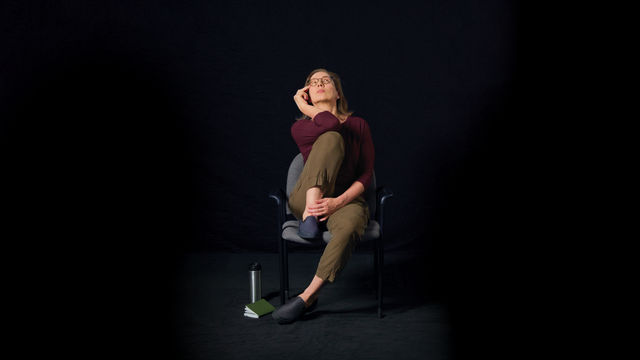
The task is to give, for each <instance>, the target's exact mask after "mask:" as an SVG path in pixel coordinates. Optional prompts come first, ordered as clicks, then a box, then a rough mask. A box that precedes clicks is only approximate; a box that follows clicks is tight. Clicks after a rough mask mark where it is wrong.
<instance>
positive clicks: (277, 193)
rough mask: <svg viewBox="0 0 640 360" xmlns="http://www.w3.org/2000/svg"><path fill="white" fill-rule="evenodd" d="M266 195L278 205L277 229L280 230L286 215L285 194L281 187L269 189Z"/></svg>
mask: <svg viewBox="0 0 640 360" xmlns="http://www.w3.org/2000/svg"><path fill="white" fill-rule="evenodd" d="M268 196H269V198H271V199H273V200H274V201H275V202H276V206H277V207H278V231H280V230H281V229H282V224H284V219H285V217H286V211H285V208H284V207H285V204H286V201H287V200H286V199H287V196H286V194H285V192H284V190H282V189H274V190H271V191H269V195H268Z"/></svg>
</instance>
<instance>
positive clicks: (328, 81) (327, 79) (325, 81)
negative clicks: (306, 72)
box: [309, 76, 333, 87]
mask: <svg viewBox="0 0 640 360" xmlns="http://www.w3.org/2000/svg"><path fill="white" fill-rule="evenodd" d="M320 80H322V84H323V85H329V84H331V83H332V82H333V78H332V77H331V76H323V77H321V78H315V79H309V86H313V87H316V86H318V85H320V84H318V82H319V81H320ZM314 81H315V85H313V84H312V83H313V82H314Z"/></svg>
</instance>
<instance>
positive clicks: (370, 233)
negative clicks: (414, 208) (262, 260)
mask: <svg viewBox="0 0 640 360" xmlns="http://www.w3.org/2000/svg"><path fill="white" fill-rule="evenodd" d="M298 226H299V222H298V220H289V221H285V223H284V224H283V225H282V238H283V239H285V240H287V241H292V242H296V243H299V244H306V245H316V244H318V243H319V241H309V240H307V239H303V238H301V237H300V236H299V235H298ZM379 237H380V224H378V222H377V221H375V220H369V224H368V225H367V228H366V229H365V230H364V236H362V239H361V241H362V242H365V241H371V240H375V239H377V238H379ZM322 241H324V242H325V243H327V244H328V243H329V241H331V232H329V231H324V232H322Z"/></svg>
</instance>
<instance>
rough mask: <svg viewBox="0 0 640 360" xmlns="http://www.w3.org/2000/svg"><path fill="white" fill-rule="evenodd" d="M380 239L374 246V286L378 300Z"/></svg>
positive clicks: (375, 241)
mask: <svg viewBox="0 0 640 360" xmlns="http://www.w3.org/2000/svg"><path fill="white" fill-rule="evenodd" d="M378 271H379V269H378V241H377V240H374V246H373V284H374V285H373V288H374V292H375V293H376V300H377V299H378V291H377V289H376V285H375V284H377V282H378Z"/></svg>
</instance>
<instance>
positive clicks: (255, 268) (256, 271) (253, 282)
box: [249, 262, 262, 303]
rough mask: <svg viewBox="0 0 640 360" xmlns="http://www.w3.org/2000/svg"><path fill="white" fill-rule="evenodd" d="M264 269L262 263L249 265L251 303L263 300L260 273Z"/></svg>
mask: <svg viewBox="0 0 640 360" xmlns="http://www.w3.org/2000/svg"><path fill="white" fill-rule="evenodd" d="M261 271H262V267H261V266H260V263H258V262H254V263H252V264H251V265H249V289H250V290H251V291H250V292H251V303H254V302H256V301H258V300H260V299H262V281H261V280H260V272H261Z"/></svg>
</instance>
